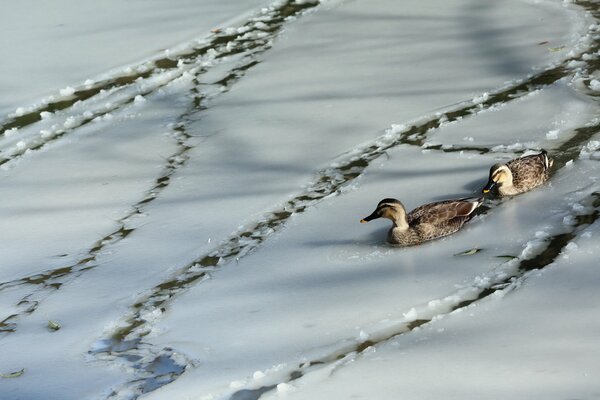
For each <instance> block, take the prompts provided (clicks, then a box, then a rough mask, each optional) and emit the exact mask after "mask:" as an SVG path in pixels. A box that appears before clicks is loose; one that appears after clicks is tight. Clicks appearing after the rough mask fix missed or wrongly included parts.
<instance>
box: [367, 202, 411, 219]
mask: <svg viewBox="0 0 600 400" xmlns="http://www.w3.org/2000/svg"><path fill="white" fill-rule="evenodd" d="M377 218H387V219H389V220H391V221H392V222H393V223H394V224H395V225H400V224H402V222H404V223H406V222H405V221H406V209H405V208H404V205H403V204H402V203H401V202H400V200H396V199H383V200H381V201H380V202H379V204H377V208H376V209H375V211H373V212H372V213H371V215H369V216H367V217H364V218H363V219H361V220H360V222H361V223H365V222H369V221H372V220H374V219H377Z"/></svg>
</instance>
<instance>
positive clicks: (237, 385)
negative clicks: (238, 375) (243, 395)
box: [229, 381, 245, 389]
mask: <svg viewBox="0 0 600 400" xmlns="http://www.w3.org/2000/svg"><path fill="white" fill-rule="evenodd" d="M244 385H245V382H244V381H233V382H231V383H230V384H229V387H230V388H232V389H241V388H243V387H244Z"/></svg>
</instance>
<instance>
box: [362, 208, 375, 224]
mask: <svg viewBox="0 0 600 400" xmlns="http://www.w3.org/2000/svg"><path fill="white" fill-rule="evenodd" d="M377 218H379V214H377V211H373V214H371V215H369V216H368V217H364V218H363V219H361V220H360V223H361V224H364V223H366V222H369V221H371V220H374V219H377Z"/></svg>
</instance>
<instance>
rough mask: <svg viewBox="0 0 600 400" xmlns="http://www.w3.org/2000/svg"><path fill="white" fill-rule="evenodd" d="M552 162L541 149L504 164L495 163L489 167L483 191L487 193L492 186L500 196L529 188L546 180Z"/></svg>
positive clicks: (517, 192) (510, 194)
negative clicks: (487, 178) (488, 176)
mask: <svg viewBox="0 0 600 400" xmlns="http://www.w3.org/2000/svg"><path fill="white" fill-rule="evenodd" d="M553 163H554V161H553V160H552V159H551V158H549V157H548V153H547V152H546V150H542V152H541V153H540V154H534V155H531V156H525V157H521V158H515V159H514V160H511V161H509V162H507V163H506V164H495V165H493V166H492V168H491V169H490V179H489V180H488V183H487V185H485V187H484V188H483V193H488V192H489V191H490V190H491V189H492V188H494V187H496V188H497V191H498V194H499V195H500V196H513V195H515V194H519V193H523V192H526V191H528V190H531V189H533V188H534V187H536V186H539V185H541V184H542V183H544V182H546V181H547V180H548V176H549V175H550V167H552V164H553Z"/></svg>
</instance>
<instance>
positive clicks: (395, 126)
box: [391, 124, 406, 133]
mask: <svg viewBox="0 0 600 400" xmlns="http://www.w3.org/2000/svg"><path fill="white" fill-rule="evenodd" d="M405 129H406V125H403V124H392V127H391V130H392V133H399V132H402V131H404V130H405Z"/></svg>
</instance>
